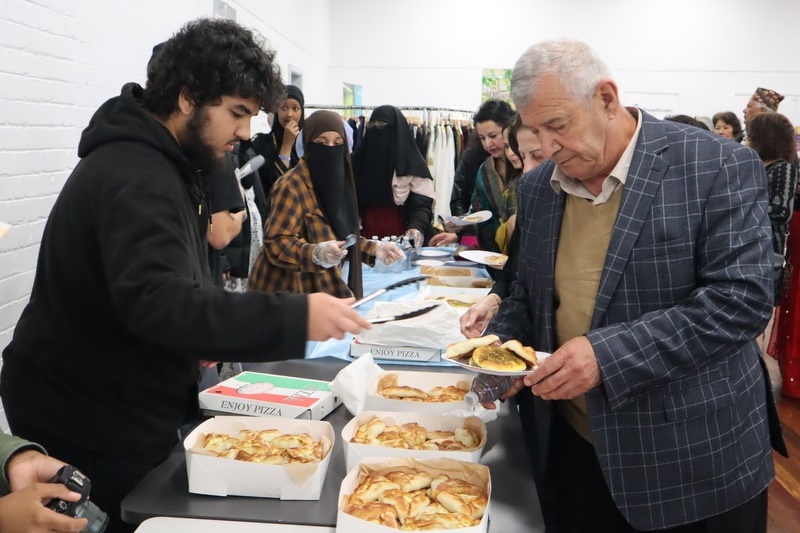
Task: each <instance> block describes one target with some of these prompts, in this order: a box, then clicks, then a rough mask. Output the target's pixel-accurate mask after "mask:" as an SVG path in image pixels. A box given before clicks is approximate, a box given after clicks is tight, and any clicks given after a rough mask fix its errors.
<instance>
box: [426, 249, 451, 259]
mask: <svg viewBox="0 0 800 533" xmlns="http://www.w3.org/2000/svg"><path fill="white" fill-rule="evenodd" d="M454 251H455V250H453V249H452V248H438V247H436V246H426V247H425V248H423V249H422V250H420V251H419V256H420V257H426V258H430V259H433V258H435V257H450V256H451V255H453V252H454Z"/></svg>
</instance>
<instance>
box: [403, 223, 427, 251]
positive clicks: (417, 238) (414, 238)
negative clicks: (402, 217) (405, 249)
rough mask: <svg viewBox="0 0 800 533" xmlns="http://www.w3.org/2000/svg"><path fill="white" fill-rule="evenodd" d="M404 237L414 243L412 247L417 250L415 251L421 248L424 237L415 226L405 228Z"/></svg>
mask: <svg viewBox="0 0 800 533" xmlns="http://www.w3.org/2000/svg"><path fill="white" fill-rule="evenodd" d="M405 236H406V237H408V239H409V240H410V241H411V242H412V243H413V244H414V249H416V250H417V253H419V251H420V250H421V249H422V242H423V241H424V240H425V238H424V237H423V236H422V232H421V231H420V230H418V229H415V228H409V229H408V230H406V235H405Z"/></svg>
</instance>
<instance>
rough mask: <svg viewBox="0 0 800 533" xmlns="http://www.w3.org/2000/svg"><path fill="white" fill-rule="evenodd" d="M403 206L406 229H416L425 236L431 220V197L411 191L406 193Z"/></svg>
mask: <svg viewBox="0 0 800 533" xmlns="http://www.w3.org/2000/svg"><path fill="white" fill-rule="evenodd" d="M403 206H404V207H405V212H406V221H407V222H406V229H411V228H414V229H418V230H419V231H420V233H422V235H423V236H427V235H428V234H429V233H430V228H431V221H432V220H433V198H430V197H428V196H423V195H421V194H417V193H415V192H412V193H409V194H408V198H406V202H405V204H403Z"/></svg>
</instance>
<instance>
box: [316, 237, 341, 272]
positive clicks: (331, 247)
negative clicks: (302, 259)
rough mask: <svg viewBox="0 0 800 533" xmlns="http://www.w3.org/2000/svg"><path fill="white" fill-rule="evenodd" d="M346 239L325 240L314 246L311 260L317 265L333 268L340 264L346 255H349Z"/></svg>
mask: <svg viewBox="0 0 800 533" xmlns="http://www.w3.org/2000/svg"><path fill="white" fill-rule="evenodd" d="M343 247H344V241H325V242H321V243H319V244H317V245H316V246H315V247H314V253H313V255H312V257H311V260H312V261H314V264H315V265H319V266H321V267H323V268H331V267H333V266H336V265H338V264H339V263H340V262H341V261H342V259H344V256H346V255H347V250H345V249H344V248H343Z"/></svg>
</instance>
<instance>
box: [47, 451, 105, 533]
mask: <svg viewBox="0 0 800 533" xmlns="http://www.w3.org/2000/svg"><path fill="white" fill-rule="evenodd" d="M50 483H61V484H62V485H64V486H66V487H67V488H68V489H69V490H71V491H72V492H77V493H78V494H80V495H81V499H80V500H78V501H77V502H68V501H66V500H62V499H60V498H53V499H52V500H50V501H49V502H48V503H47V508H49V509H52V510H53V511H55V512H57V513H60V514H63V515H67V516H71V517H73V518H86V519H87V520H88V521H89V523H88V524H87V526H86V527H85V528H84V529H83V531H82V532H81V533H103V531H105V530H106V527H107V526H108V515H107V514H106V513H104V512H103V511H102V510H100V508H99V507H98V506H96V505H95V504H93V503H92V502H90V501H89V493H90V492H91V491H92V484H91V482H90V481H89V478H87V477H86V476H84V475H83V474H82V473H81V471H80V470H78V469H77V468H75V467H74V466H70V465H66V466H62V467H61V468H60V469H59V471H58V472H56V475H55V476H54V477H53V479H51V480H50Z"/></svg>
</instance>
